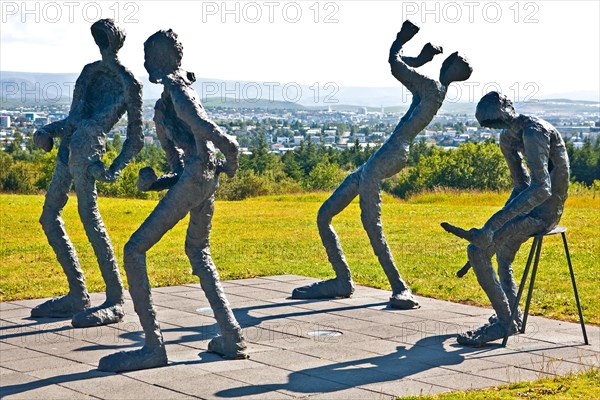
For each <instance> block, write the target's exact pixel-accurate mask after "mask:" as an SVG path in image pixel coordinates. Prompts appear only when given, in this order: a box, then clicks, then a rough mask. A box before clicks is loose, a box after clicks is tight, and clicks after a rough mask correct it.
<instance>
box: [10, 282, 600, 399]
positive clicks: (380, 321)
mask: <svg viewBox="0 0 600 400" xmlns="http://www.w3.org/2000/svg"><path fill="white" fill-rule="evenodd" d="M314 281H315V280H314V279H312V278H306V277H302V276H295V275H282V276H273V277H262V278H252V279H244V280H234V281H225V282H224V287H225V291H226V293H227V295H228V298H229V301H230V303H231V304H232V307H233V308H234V313H235V314H236V317H237V318H238V321H239V322H240V324H241V325H242V327H243V329H244V333H245V336H246V339H247V341H248V342H249V345H250V348H249V353H250V359H248V360H233V361H225V360H222V359H221V358H220V357H218V356H216V355H214V354H210V353H208V352H207V351H206V350H207V346H208V342H209V340H210V339H211V338H212V337H214V336H215V335H216V334H217V328H216V324H215V321H214V318H213V316H212V312H211V310H210V308H208V302H207V300H206V298H205V296H204V293H203V292H202V290H201V289H200V286H199V285H194V284H189V285H181V286H176V287H164V288H156V289H153V297H154V302H155V304H156V306H157V307H156V308H157V313H158V318H159V320H160V322H161V328H162V330H163V334H164V337H165V342H166V345H167V352H168V355H169V365H168V366H166V367H163V368H156V369H152V370H145V371H134V372H128V373H122V374H111V373H103V372H100V371H98V370H97V368H96V367H97V363H98V359H99V358H100V357H102V356H104V355H106V354H110V353H113V352H115V351H119V350H124V349H134V348H138V347H140V345H141V343H142V342H141V341H142V338H143V335H142V332H141V328H140V326H139V321H138V319H137V315H135V313H134V312H133V305H132V303H131V300H129V297H128V296H127V301H126V304H125V308H126V312H127V315H126V317H125V319H124V320H123V321H122V322H120V323H118V324H113V325H110V326H103V327H96V328H87V329H74V328H72V327H71V324H70V320H69V319H33V318H30V317H29V315H30V310H31V308H32V307H34V306H35V305H37V304H39V303H41V302H42V301H43V300H40V299H37V300H24V301H13V302H5V303H0V397H2V398H6V399H12V398H19V399H23V398H24V399H82V398H102V399H122V398H130V399H138V398H163V399H189V398H202V399H213V398H214V399H227V398H244V399H293V398H309V399H340V398H343V399H388V398H393V397H395V396H406V395H420V394H434V393H442V392H450V391H454V390H466V389H475V388H485V387H490V386H497V385H502V384H506V383H512V382H517V381H523V380H534V379H538V378H542V377H548V376H554V375H563V374H566V373H569V372H581V371H586V370H588V369H589V368H591V367H592V366H596V367H598V366H600V327H596V326H591V325H588V326H587V329H588V337H589V339H590V345H589V346H585V345H583V340H582V335H581V330H580V327H579V325H578V324H574V323H568V322H564V321H554V320H549V319H544V318H540V317H530V318H529V320H528V325H527V332H526V333H525V334H522V335H517V336H514V337H511V338H510V340H509V342H508V346H507V347H506V348H502V347H501V346H500V343H499V341H498V342H495V343H491V344H489V345H488V346H485V347H481V348H469V347H462V346H460V345H458V344H457V343H456V340H455V337H456V333H458V332H464V331H466V330H469V329H473V328H476V327H477V326H478V325H480V324H481V323H483V322H485V320H486V318H487V316H488V315H489V314H490V309H486V308H481V307H473V306H469V305H464V304H455V303H450V302H446V301H441V300H436V299H430V298H419V301H420V303H421V305H422V307H421V308H420V309H417V310H408V311H400V310H394V309H391V308H389V307H388V306H387V300H388V298H389V292H386V291H384V290H378V289H372V288H367V287H360V286H359V287H357V289H356V292H355V294H354V295H353V297H352V298H350V299H337V300H329V301H315V300H293V299H289V294H290V292H291V290H292V289H293V288H294V287H297V286H301V285H305V284H308V283H312V282H314ZM92 301H93V302H94V304H95V303H101V302H102V301H103V294H102V293H94V294H93V295H92ZM325 329H329V330H335V331H339V332H340V333H341V335H339V336H332V337H314V336H310V335H309V332H311V331H322V330H325Z"/></svg>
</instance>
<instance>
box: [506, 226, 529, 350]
mask: <svg viewBox="0 0 600 400" xmlns="http://www.w3.org/2000/svg"><path fill="white" fill-rule="evenodd" d="M537 242H538V238H537V237H534V238H533V243H532V244H531V250H529V256H528V257H527V264H525V270H524V271H523V277H522V278H521V284H520V285H519V290H518V292H517V298H516V299H515V303H514V304H511V312H510V320H511V321H514V320H515V318H516V317H517V310H518V309H519V301H520V300H521V296H522V295H523V289H525V282H527V275H529V267H530V266H531V261H532V260H533V253H534V251H535V249H536V247H537ZM507 341H508V331H507V332H506V336H504V339H502V347H506V342H507Z"/></svg>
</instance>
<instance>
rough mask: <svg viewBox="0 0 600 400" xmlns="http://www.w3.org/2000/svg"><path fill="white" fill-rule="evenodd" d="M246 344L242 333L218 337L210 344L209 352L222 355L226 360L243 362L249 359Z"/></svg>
mask: <svg viewBox="0 0 600 400" xmlns="http://www.w3.org/2000/svg"><path fill="white" fill-rule="evenodd" d="M246 348H247V347H246V342H245V341H244V339H243V338H242V335H241V333H234V334H231V335H226V336H216V337H214V338H212V340H211V341H210V342H208V351H209V352H211V353H215V354H218V355H220V356H221V357H223V358H224V359H226V360H243V359H245V358H248V353H246Z"/></svg>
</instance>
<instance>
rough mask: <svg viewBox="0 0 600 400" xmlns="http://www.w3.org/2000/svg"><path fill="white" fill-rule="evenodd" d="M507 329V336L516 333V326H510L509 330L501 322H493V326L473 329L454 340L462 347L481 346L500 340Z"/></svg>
mask: <svg viewBox="0 0 600 400" xmlns="http://www.w3.org/2000/svg"><path fill="white" fill-rule="evenodd" d="M507 329H509V335H514V334H515V333H516V332H517V328H516V325H515V324H514V323H512V324H510V328H507V326H506V325H504V324H502V323H501V322H499V321H498V322H495V323H493V324H489V323H488V324H485V325H482V326H480V327H479V328H477V329H475V330H474V331H468V332H466V333H461V334H459V335H458V337H457V338H456V341H457V342H458V343H459V344H462V345H464V346H475V347H479V346H483V345H484V344H486V343H487V342H492V341H494V340H498V339H502V338H504V336H505V335H506V332H507Z"/></svg>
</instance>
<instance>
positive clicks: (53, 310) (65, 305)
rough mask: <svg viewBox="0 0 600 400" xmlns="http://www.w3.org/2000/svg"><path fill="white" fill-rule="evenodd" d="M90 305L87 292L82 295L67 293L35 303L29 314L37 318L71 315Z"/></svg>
mask: <svg viewBox="0 0 600 400" xmlns="http://www.w3.org/2000/svg"><path fill="white" fill-rule="evenodd" d="M90 305H91V304H90V298H89V296H88V295H87V294H85V295H84V296H74V295H72V294H67V295H66V296H61V297H55V298H53V299H50V300H48V301H46V302H44V303H42V304H39V305H37V306H36V307H34V308H33V309H32V310H31V316H32V317H38V318H39V317H46V318H64V317H72V316H73V315H74V314H77V313H78V312H80V311H83V310H85V309H86V308H88V307H89V306H90Z"/></svg>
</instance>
